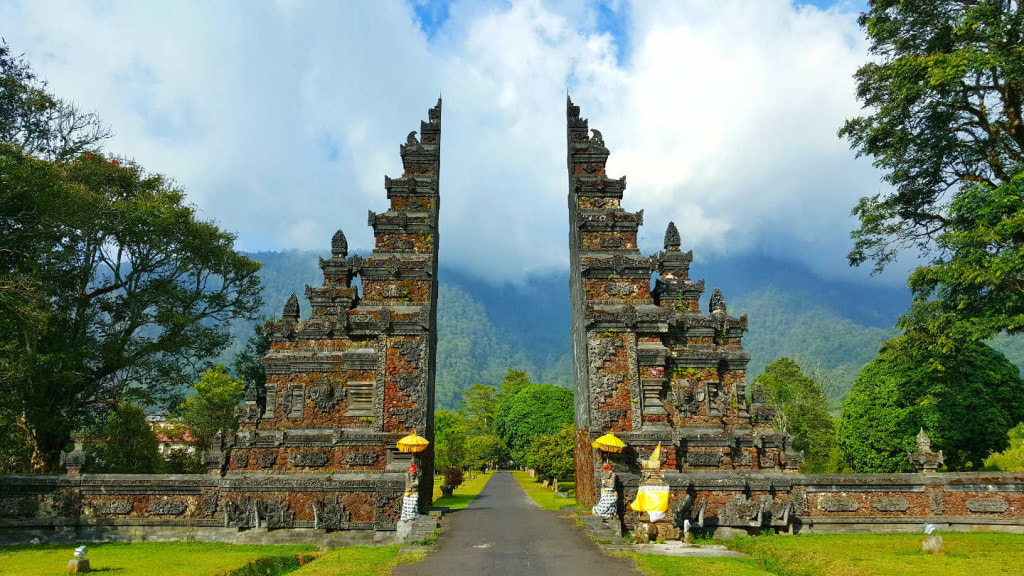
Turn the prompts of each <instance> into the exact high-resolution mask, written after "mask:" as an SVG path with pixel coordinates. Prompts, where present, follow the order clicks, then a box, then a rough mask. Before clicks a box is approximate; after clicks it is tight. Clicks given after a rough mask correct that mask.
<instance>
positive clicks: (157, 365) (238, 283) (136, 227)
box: [0, 46, 260, 472]
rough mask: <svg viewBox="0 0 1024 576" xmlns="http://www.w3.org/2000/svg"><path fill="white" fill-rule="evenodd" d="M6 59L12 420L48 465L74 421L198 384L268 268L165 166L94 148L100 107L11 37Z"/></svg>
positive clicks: (1, 147)
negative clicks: (84, 100)
mask: <svg viewBox="0 0 1024 576" xmlns="http://www.w3.org/2000/svg"><path fill="white" fill-rule="evenodd" d="M0 66H2V67H3V70H2V72H3V77H2V78H0V86H2V93H0V121H2V122H3V125H2V126H0V137H2V138H3V139H4V141H3V142H0V312H2V313H0V373H2V374H3V376H4V377H3V378H2V379H0V422H8V423H10V422H13V423H14V425H16V426H18V427H19V428H20V429H21V430H22V431H23V432H24V433H25V435H26V436H27V437H28V443H29V445H30V447H31V450H32V467H33V470H35V471H37V472H43V471H49V470H53V469H55V468H56V465H57V462H58V457H59V454H60V451H61V449H62V448H63V447H64V446H65V445H66V444H67V443H68V441H69V440H70V436H71V432H72V431H73V430H75V429H78V428H85V427H88V426H92V425H95V424H96V423H97V422H98V421H100V420H102V419H103V417H104V416H105V415H106V414H107V413H108V412H109V411H110V410H111V409H113V407H115V406H117V405H118V404H119V403H120V402H122V401H125V400H133V401H136V402H141V403H150V402H153V401H156V399H159V398H160V397H161V396H163V395H166V394H167V393H168V392H169V391H171V390H173V389H175V388H178V389H180V388H182V387H184V386H186V385H187V384H188V383H189V382H190V381H191V380H192V379H193V378H194V376H195V374H197V373H198V372H199V370H201V368H202V367H203V365H204V364H205V363H206V359H207V358H210V357H212V356H214V355H215V354H216V353H217V352H219V351H220V350H221V349H222V348H223V347H224V346H225V344H226V343H227V341H228V335H227V332H226V330H225V326H226V324H227V323H228V322H230V321H231V320H234V319H237V318H251V317H252V315H253V314H254V313H255V312H256V310H257V309H258V307H259V305H260V295H259V290H260V283H259V277H258V276H257V274H256V272H257V270H258V269H259V264H258V263H256V262H253V261H251V260H249V259H248V258H245V257H243V256H241V255H240V254H238V253H236V252H235V250H234V239H235V237H234V236H233V235H232V234H229V233H227V232H224V231H222V230H220V229H219V228H217V227H216V226H215V225H214V224H213V223H211V222H206V221H202V220H200V219H199V218H198V217H197V215H196V212H195V209H194V208H193V207H191V206H189V205H187V204H185V200H184V193H183V192H182V191H181V190H180V189H178V188H176V187H174V186H173V185H172V184H171V183H170V182H169V181H168V180H166V179H165V178H164V177H162V176H159V175H152V174H147V173H145V172H144V171H143V169H142V168H141V167H140V166H138V165H137V164H134V163H132V162H129V161H127V160H124V159H120V158H114V157H107V156H104V155H103V154H101V153H100V152H98V151H90V150H89V146H91V145H93V144H95V143H96V142H97V141H98V140H99V139H100V138H101V137H102V134H103V131H102V130H101V129H100V127H99V125H98V122H96V121H95V118H94V117H92V116H87V118H88V119H87V120H81V118H83V116H81V115H79V114H78V113H77V112H76V111H74V110H71V111H69V110H68V108H67V107H66V106H64V105H63V104H61V102H60V101H59V99H57V98H56V97H54V96H52V95H50V94H48V93H46V92H45V90H44V89H43V88H42V87H43V86H44V85H43V84H41V83H40V82H38V81H37V80H36V79H35V77H34V76H33V75H32V74H31V72H30V71H29V70H28V67H27V65H26V64H24V62H23V61H21V60H20V59H12V58H11V57H10V53H9V49H7V48H6V46H5V47H4V50H3V51H2V54H0ZM62 106H64V107H63V108H62ZM76 118H77V119H78V120H76ZM68 160H70V161H68Z"/></svg>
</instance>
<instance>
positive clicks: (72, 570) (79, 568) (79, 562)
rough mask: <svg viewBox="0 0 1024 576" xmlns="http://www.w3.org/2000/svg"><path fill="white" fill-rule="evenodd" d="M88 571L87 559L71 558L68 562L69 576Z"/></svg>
mask: <svg viewBox="0 0 1024 576" xmlns="http://www.w3.org/2000/svg"><path fill="white" fill-rule="evenodd" d="M88 571H89V559H88V558H82V559H78V558H72V559H71V560H68V573H69V574H83V573H85V572H88Z"/></svg>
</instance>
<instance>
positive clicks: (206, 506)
mask: <svg viewBox="0 0 1024 576" xmlns="http://www.w3.org/2000/svg"><path fill="white" fill-rule="evenodd" d="M219 502H220V497H219V496H218V495H217V493H216V492H207V493H205V494H203V504H202V506H203V516H213V515H214V514H216V513H217V504H218V503H219Z"/></svg>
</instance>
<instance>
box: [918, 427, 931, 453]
mask: <svg viewBox="0 0 1024 576" xmlns="http://www.w3.org/2000/svg"><path fill="white" fill-rule="evenodd" d="M917 449H918V451H920V452H931V451H932V439H931V438H929V437H928V435H927V434H925V433H924V428H923V427H922V428H921V431H920V432H918V433H917Z"/></svg>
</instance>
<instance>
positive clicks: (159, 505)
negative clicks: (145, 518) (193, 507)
mask: <svg viewBox="0 0 1024 576" xmlns="http://www.w3.org/2000/svg"><path fill="white" fill-rule="evenodd" d="M187 509H188V505H187V504H186V503H184V502H182V501H181V500H154V501H152V502H150V503H149V513H150V514H152V515H154V516H179V515H181V514H184V513H185V510H187Z"/></svg>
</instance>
